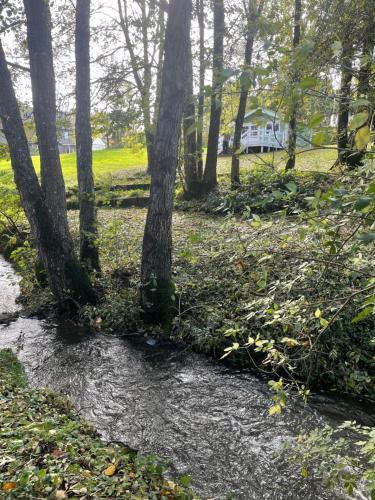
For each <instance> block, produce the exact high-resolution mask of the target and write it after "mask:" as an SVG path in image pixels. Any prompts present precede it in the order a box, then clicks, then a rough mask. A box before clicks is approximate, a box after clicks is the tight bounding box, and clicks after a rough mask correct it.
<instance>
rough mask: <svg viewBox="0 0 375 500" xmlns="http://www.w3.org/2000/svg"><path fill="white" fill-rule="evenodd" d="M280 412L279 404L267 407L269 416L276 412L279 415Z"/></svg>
mask: <svg viewBox="0 0 375 500" xmlns="http://www.w3.org/2000/svg"><path fill="white" fill-rule="evenodd" d="M280 413H281V405H275V406H271V408H269V410H268V414H269V415H270V416H272V415H276V414H278V415H280Z"/></svg>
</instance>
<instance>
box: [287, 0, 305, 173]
mask: <svg viewBox="0 0 375 500" xmlns="http://www.w3.org/2000/svg"><path fill="white" fill-rule="evenodd" d="M301 19H302V0H295V4H294V33H293V53H294V55H295V53H296V49H297V47H298V46H299V44H300V42H301ZM295 64H296V61H295V59H294V58H293V68H292V81H291V87H292V88H291V92H292V95H291V106H290V119H289V135H288V155H289V158H288V161H287V163H286V167H285V169H286V170H292V169H293V168H295V166H296V147H297V112H298V100H297V98H296V95H295V92H296V84H297V83H298V77H299V75H298V70H297V69H296V68H295Z"/></svg>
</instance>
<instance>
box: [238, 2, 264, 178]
mask: <svg viewBox="0 0 375 500" xmlns="http://www.w3.org/2000/svg"><path fill="white" fill-rule="evenodd" d="M262 6H263V3H262V1H261V2H260V3H259V7H258V9H256V6H255V0H249V7H248V9H249V12H248V15H249V17H248V20H247V34H246V47H245V64H244V70H245V71H246V70H248V69H249V68H250V66H251V60H252V57H253V46H254V38H255V34H256V32H257V23H258V18H259V16H260V13H261V9H262ZM246 80H247V79H244V80H243V82H241V93H240V103H239V106H238V112H237V117H236V124H235V130H234V139H233V156H232V169H231V182H232V187H236V186H239V185H240V183H241V181H240V157H239V149H240V148H241V138H242V129H243V124H244V121H245V114H246V105H247V98H248V95H249V84H248V82H247V81H246Z"/></svg>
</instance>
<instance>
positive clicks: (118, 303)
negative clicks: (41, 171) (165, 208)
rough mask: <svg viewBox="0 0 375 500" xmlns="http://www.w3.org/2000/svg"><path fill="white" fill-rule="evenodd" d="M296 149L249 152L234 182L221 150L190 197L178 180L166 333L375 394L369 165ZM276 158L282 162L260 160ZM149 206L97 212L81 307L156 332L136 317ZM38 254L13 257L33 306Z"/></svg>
mask: <svg viewBox="0 0 375 500" xmlns="http://www.w3.org/2000/svg"><path fill="white" fill-rule="evenodd" d="M302 158H304V160H305V163H300V164H299V168H298V169H297V170H296V171H293V172H289V173H288V174H285V173H283V171H282V170H281V167H282V166H283V162H284V157H283V153H276V154H275V156H274V155H273V154H272V153H266V154H263V155H261V160H260V159H259V155H250V156H245V157H243V158H242V169H241V176H242V181H243V185H242V187H240V188H239V189H236V190H232V189H230V186H229V176H228V175H227V174H225V168H227V167H228V165H229V163H228V158H220V160H219V161H220V172H221V174H220V177H219V179H220V184H219V186H218V189H217V190H215V191H214V192H213V193H212V194H210V195H209V196H208V197H207V198H206V199H201V200H191V201H189V200H185V199H184V197H183V196H182V192H181V188H178V190H177V191H178V192H177V198H176V210H175V213H174V219H173V230H174V235H173V238H174V250H173V251H174V254H173V265H174V267H173V276H174V280H175V282H176V287H177V299H178V300H177V314H176V319H175V321H174V324H173V328H172V331H171V332H169V333H170V335H171V336H172V338H173V339H175V340H177V341H179V342H180V341H182V342H185V343H187V344H189V345H190V346H191V347H192V348H194V349H196V350H199V351H201V352H205V353H209V354H210V355H213V356H214V357H215V358H220V357H221V356H222V355H223V353H224V352H225V353H228V354H230V356H229V359H230V360H231V361H232V360H233V362H234V363H235V364H237V365H240V366H247V367H252V368H256V369H258V370H261V371H266V372H267V373H268V374H270V375H272V376H275V371H276V372H277V375H276V376H279V375H280V374H281V375H283V376H284V377H286V378H288V379H291V378H292V379H294V380H295V381H296V382H297V383H298V385H299V386H300V387H301V386H302V385H307V384H308V385H309V386H310V387H315V388H325V389H334V390H338V391H341V392H350V393H353V394H360V395H364V396H367V397H371V398H374V397H375V370H374V355H375V343H374V341H373V337H374V335H373V332H374V315H373V312H372V311H373V305H374V300H375V299H374V298H373V293H374V281H373V276H374V274H375V269H374V259H373V253H374V237H373V235H374V232H373V229H372V228H371V227H372V224H373V222H374V219H373V213H374V212H373V204H374V189H375V188H374V185H373V183H371V182H372V180H371V179H372V178H373V177H372V175H373V174H371V169H370V166H371V165H369V166H368V167H366V168H365V169H364V170H363V171H358V172H346V173H342V172H339V171H335V170H334V171H331V170H330V167H331V166H332V163H333V160H334V152H332V151H331V150H326V151H315V152H313V151H309V152H307V153H304V154H303V155H301V156H300V161H301V162H302ZM273 159H274V160H275V166H276V167H277V165H278V166H279V167H280V168H272V167H271V166H269V165H268V166H266V165H265V163H267V161H271V160H273ZM276 160H277V162H276ZM246 162H250V163H251V165H252V166H251V167H250V168H249V169H247V168H246V167H245V166H244V165H245V164H246ZM366 169H367V170H366ZM125 172H130V171H125ZM116 175H119V176H122V175H123V172H118V174H116ZM126 175H127V174H126ZM104 195H105V193H104ZM145 215H146V210H145V209H136V208H131V209H120V208H115V207H114V208H104V209H100V210H99V212H98V216H99V237H100V238H99V239H100V257H101V262H102V267H103V271H104V272H103V274H102V276H101V277H100V283H98V285H99V286H98V288H99V289H100V290H101V291H102V292H103V298H102V301H101V303H100V304H99V306H97V307H96V308H86V309H85V310H83V311H82V318H83V319H84V321H86V322H88V323H90V324H91V325H92V326H93V328H100V329H102V330H103V331H106V332H116V333H120V334H121V333H122V332H126V331H128V330H131V331H139V332H140V333H144V332H146V333H147V332H148V331H149V332H150V334H154V332H155V330H154V328H149V327H148V326H147V325H144V324H143V323H142V321H141V320H140V309H139V305H138V299H139V274H140V273H139V266H140V258H141V245H142V237H143V230H144V223H145ZM69 218H70V223H71V227H72V231H73V234H74V237H75V239H76V241H77V245H78V237H79V232H78V225H79V217H78V213H77V212H76V211H70V212H69ZM33 258H34V255H33V250H32V249H31V248H30V246H29V247H22V248H21V249H19V250H18V251H17V252H16V253H15V254H14V255H13V262H16V264H18V265H17V270H18V271H19V272H21V274H22V275H23V277H24V278H25V279H24V280H23V290H24V292H25V298H26V300H28V302H29V305H30V302H31V304H32V307H33V308H35V309H36V310H38V311H40V309H41V308H42V309H43V308H45V306H46V303H47V302H46V300H47V299H48V296H47V297H46V294H47V295H48V292H46V291H45V290H44V291H40V290H38V288H37V285H36V283H35V279H34V276H33ZM36 291H37V292H38V293H36ZM161 334H162V332H161ZM225 349H226V350H227V351H225Z"/></svg>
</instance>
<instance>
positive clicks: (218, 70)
mask: <svg viewBox="0 0 375 500" xmlns="http://www.w3.org/2000/svg"><path fill="white" fill-rule="evenodd" d="M213 9H214V48H213V77H212V96H211V116H210V129H209V133H208V144H207V158H206V167H205V171H204V184H205V187H206V189H207V190H211V189H213V188H214V187H215V186H216V184H217V150H218V145H219V135H220V122H221V110H222V107H221V105H222V92H223V69H224V30H225V20H224V0H213Z"/></svg>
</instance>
